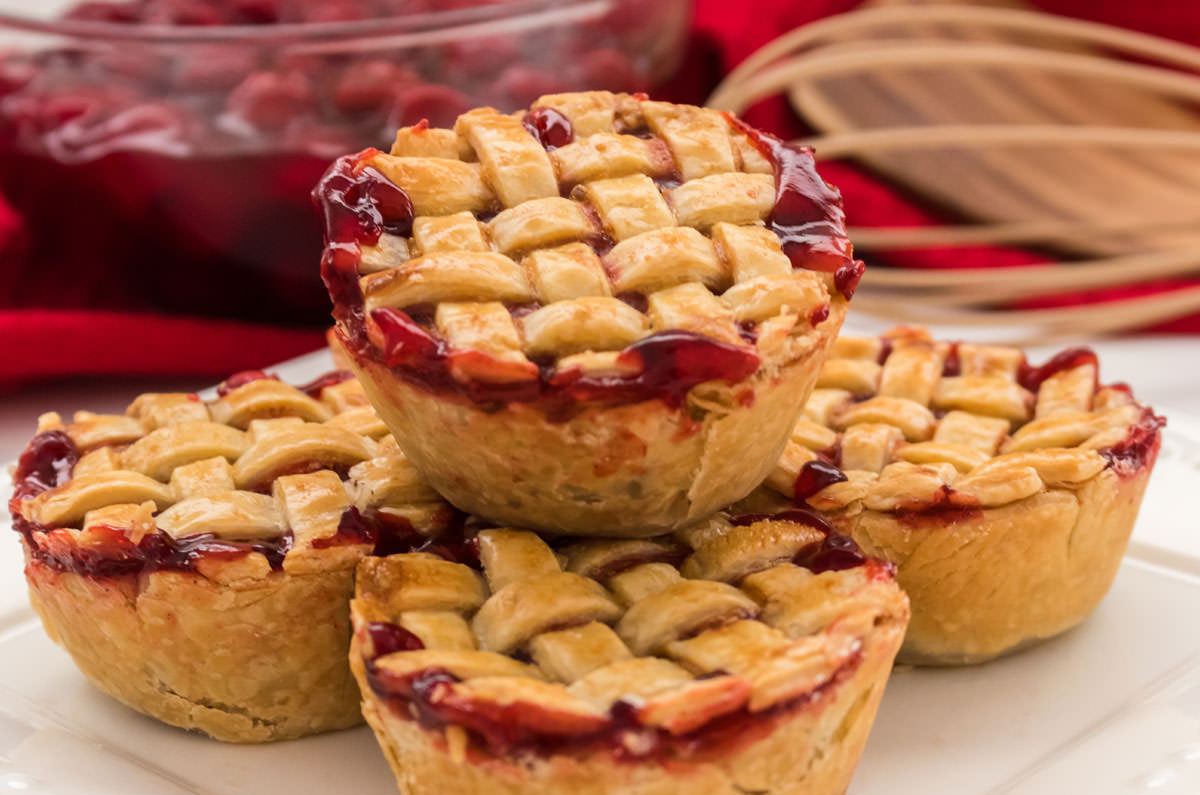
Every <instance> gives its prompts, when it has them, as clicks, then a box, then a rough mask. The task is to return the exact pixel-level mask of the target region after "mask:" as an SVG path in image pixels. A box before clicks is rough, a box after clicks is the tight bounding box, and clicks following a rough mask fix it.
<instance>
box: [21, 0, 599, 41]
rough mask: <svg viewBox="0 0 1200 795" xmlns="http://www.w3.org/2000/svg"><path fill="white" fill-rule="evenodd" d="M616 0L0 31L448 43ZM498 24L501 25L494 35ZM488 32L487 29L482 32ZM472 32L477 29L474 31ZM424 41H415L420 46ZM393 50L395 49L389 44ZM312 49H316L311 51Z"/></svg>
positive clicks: (573, 17) (564, 20)
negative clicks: (331, 18)
mask: <svg viewBox="0 0 1200 795" xmlns="http://www.w3.org/2000/svg"><path fill="white" fill-rule="evenodd" d="M615 5H616V0H511V1H510V2H504V3H496V4H491V5H475V6H471V7H469V8H455V9H447V10H440V11H423V12H420V13H416V14H406V15H401V16H391V17H376V18H370V19H358V20H352V21H346V22H315V23H314V22H298V23H286V24H280V25H209V26H200V25H135V24H128V23H117V22H95V21H90V20H68V19H49V20H45V19H35V18H33V17H30V16H26V15H22V14H17V13H13V12H10V11H0V30H3V29H6V28H7V29H9V30H15V31H24V32H28V33H35V34H46V35H54V36H60V37H70V38H75V39H81V40H84V41H86V42H87V43H88V44H89V45H95V46H102V45H103V44H104V43H106V42H127V41H140V42H146V43H152V44H158V43H163V44H165V43H170V44H185V45H186V44H207V45H216V44H221V45H237V44H266V45H272V46H279V45H283V44H288V43H295V44H303V43H305V42H314V41H315V42H321V41H343V40H356V41H362V40H374V39H388V40H395V39H397V38H399V39H408V38H409V37H417V38H431V39H436V40H438V41H450V40H453V39H455V38H457V37H459V36H464V35H488V34H496V33H504V32H521V31H523V30H528V29H533V28H538V27H549V26H553V25H561V24H569V23H571V22H576V21H582V20H584V19H590V18H592V17H593V16H597V15H600V14H603V13H605V12H607V11H609V10H611V9H612V8H613V7H614V6H615ZM496 23H502V24H501V25H500V26H499V27H500V28H501V29H500V30H497V29H496ZM484 26H486V29H483V28H484ZM475 28H480V30H478V31H476V30H474V29H475ZM422 43H431V42H422V41H413V42H412V44H413V45H419V44H422ZM389 44H390V45H391V46H395V44H394V43H393V42H392V41H389ZM314 46H315V45H314Z"/></svg>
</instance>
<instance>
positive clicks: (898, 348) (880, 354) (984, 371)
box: [767, 328, 1161, 511]
mask: <svg viewBox="0 0 1200 795" xmlns="http://www.w3.org/2000/svg"><path fill="white" fill-rule="evenodd" d="M1097 379H1098V364H1097V361H1096V357H1095V355H1094V354H1093V353H1092V352H1091V351H1089V350H1087V349H1072V350H1068V351H1064V352H1062V353H1061V354H1059V355H1058V356H1056V357H1054V358H1053V359H1051V360H1050V361H1049V362H1048V363H1047V364H1045V365H1043V366H1042V367H1040V368H1039V367H1031V366H1030V365H1029V364H1028V363H1027V362H1026V360H1025V356H1024V353H1023V352H1022V351H1020V350H1019V349H1016V348H1007V347H994V346H987V345H972V344H967V343H961V344H959V343H953V344H952V343H947V342H939V341H934V340H933V339H932V338H931V337H930V335H929V334H928V332H926V331H925V330H924V329H913V328H899V329H896V330H893V331H892V332H889V333H888V334H886V335H884V336H883V337H880V338H865V337H842V338H840V339H838V340H837V341H836V342H835V344H834V348H833V351H832V353H831V356H830V358H829V359H828V360H827V361H826V362H825V365H824V367H823V369H822V371H821V374H820V377H819V379H818V381H817V388H816V389H815V390H814V391H813V394H812V397H811V399H810V400H809V402H808V404H807V406H806V408H805V411H804V415H803V416H802V418H801V419H800V420H799V421H798V422H797V424H796V426H795V428H794V429H793V432H792V436H791V440H790V441H789V443H788V445H787V447H786V449H785V450H784V453H783V455H782V457H781V458H780V460H779V463H778V465H777V467H776V469H775V471H774V472H773V473H772V474H771V476H770V477H769V479H768V480H767V485H768V486H770V487H771V488H772V489H774V490H776V491H778V492H780V493H782V494H785V495H787V496H789V497H793V496H797V494H798V491H797V490H798V489H799V490H801V491H805V493H804V494H799V496H801V497H803V498H805V499H807V501H808V503H809V504H810V505H811V506H813V507H815V508H819V509H821V510H845V509H857V508H859V507H863V508H867V509H871V510H877V511H893V510H914V509H920V508H925V507H930V506H936V505H946V504H949V505H959V506H963V507H994V506H999V505H1005V504H1008V503H1011V502H1015V501H1017V500H1020V499H1023V498H1026V497H1029V496H1032V495H1034V494H1036V493H1038V492H1039V491H1041V490H1042V489H1044V488H1047V487H1049V488H1056V487H1065V488H1073V487H1077V486H1079V485H1080V484H1082V483H1084V482H1085V481H1087V480H1089V479H1090V478H1092V477H1094V476H1095V475H1097V474H1098V473H1100V472H1101V471H1103V470H1104V469H1105V468H1107V467H1109V466H1110V465H1111V461H1112V450H1113V448H1114V447H1116V446H1118V445H1120V444H1122V443H1123V442H1124V441H1125V440H1127V439H1128V438H1130V434H1131V433H1133V432H1135V431H1137V430H1138V429H1144V430H1146V431H1147V432H1149V433H1154V432H1156V431H1157V428H1158V427H1159V425H1160V424H1161V420H1160V419H1159V418H1157V417H1155V416H1154V415H1153V413H1152V412H1150V411H1149V409H1147V408H1145V407H1144V406H1142V405H1140V404H1138V403H1137V402H1136V401H1135V400H1134V398H1133V396H1132V394H1131V393H1130V391H1129V390H1128V388H1126V387H1124V386H1116V387H1102V386H1099V385H1098V380H1097ZM830 465H832V466H836V467H837V468H838V469H840V470H841V475H842V477H839V476H838V475H837V474H836V473H834V474H833V475H832V476H830V474H829V472H830ZM814 468H815V469H817V470H821V471H819V472H818V471H813V470H814ZM822 485H823V487H821V486H822ZM814 486H815V487H818V488H814Z"/></svg>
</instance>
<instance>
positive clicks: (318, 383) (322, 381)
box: [296, 370, 354, 400]
mask: <svg viewBox="0 0 1200 795" xmlns="http://www.w3.org/2000/svg"><path fill="white" fill-rule="evenodd" d="M353 377H354V373H352V372H350V371H349V370H333V371H331V372H328V373H325V375H322V376H318V377H317V378H314V379H313V380H312V381H309V382H308V383H307V384H299V385H297V386H296V389H299V390H300V391H301V392H303V393H304V394H306V395H308V396H309V397H310V398H313V399H314V400H315V399H317V398H319V397H320V396H321V392H322V390H324V389H325V388H326V387H331V386H337V385H338V384H341V383H343V382H345V381H349V380H350V379H351V378H353Z"/></svg>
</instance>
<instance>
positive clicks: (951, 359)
mask: <svg viewBox="0 0 1200 795" xmlns="http://www.w3.org/2000/svg"><path fill="white" fill-rule="evenodd" d="M959 344H960V343H957V342H952V343H950V350H948V351H946V360H945V361H944V362H942V377H943V378H953V377H954V376H957V375H962V360H961V358H959V355H958V346H959Z"/></svg>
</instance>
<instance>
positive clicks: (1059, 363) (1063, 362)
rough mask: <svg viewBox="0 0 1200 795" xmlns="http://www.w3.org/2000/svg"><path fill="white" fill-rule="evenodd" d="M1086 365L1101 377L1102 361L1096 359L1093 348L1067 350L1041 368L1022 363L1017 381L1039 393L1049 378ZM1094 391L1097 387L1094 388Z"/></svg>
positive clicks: (1060, 352)
mask: <svg viewBox="0 0 1200 795" xmlns="http://www.w3.org/2000/svg"><path fill="white" fill-rule="evenodd" d="M1085 364H1090V365H1092V366H1093V368H1094V372H1095V374H1096V377H1099V374H1100V360H1099V359H1098V358H1097V357H1096V352H1095V351H1093V350H1092V349H1091V348H1067V349H1066V350H1065V351H1059V352H1058V353H1056V354H1054V356H1052V357H1050V360H1049V361H1048V362H1046V363H1045V364H1043V365H1041V366H1040V367H1034V366H1032V365H1031V364H1029V363H1028V362H1021V368H1020V370H1019V372H1018V373H1017V381H1018V383H1020V384H1021V386H1023V387H1025V388H1026V389H1028V390H1029V391H1030V392H1037V391H1038V389H1040V388H1041V386H1042V383H1043V382H1045V380H1046V379H1047V378H1050V377H1051V376H1053V375H1057V374H1058V373H1061V372H1064V371H1066V370H1074V369H1075V368H1076V367H1082V366H1083V365H1085ZM1094 390H1095V386H1093V391H1094Z"/></svg>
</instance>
